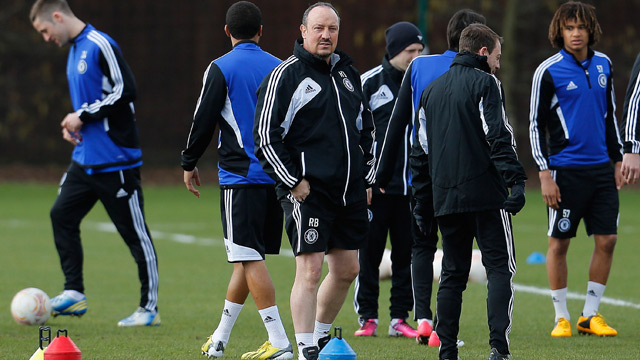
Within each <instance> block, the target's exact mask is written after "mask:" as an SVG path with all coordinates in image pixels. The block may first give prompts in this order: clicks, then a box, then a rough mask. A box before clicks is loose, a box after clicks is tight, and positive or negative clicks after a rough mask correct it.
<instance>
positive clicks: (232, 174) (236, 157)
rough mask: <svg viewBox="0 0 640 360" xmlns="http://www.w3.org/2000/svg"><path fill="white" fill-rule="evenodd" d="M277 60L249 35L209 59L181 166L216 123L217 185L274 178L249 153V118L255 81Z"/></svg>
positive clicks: (197, 152) (196, 155) (194, 157)
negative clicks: (217, 56) (229, 49)
mask: <svg viewBox="0 0 640 360" xmlns="http://www.w3.org/2000/svg"><path fill="white" fill-rule="evenodd" d="M280 63H281V60H280V59H278V58H276V57H275V56H273V55H271V54H269V53H267V52H265V51H264V50H262V49H261V48H260V47H259V46H258V44H256V43H255V42H253V41H241V42H239V43H237V44H236V45H235V47H234V48H233V50H231V51H230V52H228V53H227V54H225V55H223V56H222V57H220V58H218V59H216V60H214V61H213V62H211V64H210V65H209V67H207V70H206V71H205V74H204V78H203V87H202V91H201V94H200V98H199V99H198V103H197V105H196V110H195V113H194V116H193V123H192V126H191V131H190V132H189V139H188V140H187V147H186V148H185V149H184V150H183V151H182V167H183V169H185V170H187V171H190V170H193V168H194V167H195V166H196V163H197V162H198V160H199V159H200V157H201V156H202V155H203V153H204V151H205V150H206V148H207V146H208V145H209V143H210V142H211V139H212V137H213V134H214V133H215V129H216V126H218V127H220V137H219V139H218V170H219V171H218V177H219V182H220V185H221V186H223V187H243V186H255V185H256V184H263V185H264V184H274V183H275V181H274V180H273V179H272V178H271V177H269V175H267V174H266V173H265V172H264V170H263V169H262V166H260V162H259V161H258V158H257V157H256V155H255V153H254V151H255V145H254V141H253V121H254V112H255V109H256V102H257V95H256V91H257V90H258V86H259V85H260V83H261V82H262V79H263V78H264V77H265V76H266V75H267V74H268V73H269V72H270V71H271V70H272V69H273V68H274V67H276V66H277V65H278V64H280Z"/></svg>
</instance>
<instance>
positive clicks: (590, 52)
mask: <svg viewBox="0 0 640 360" xmlns="http://www.w3.org/2000/svg"><path fill="white" fill-rule="evenodd" d="M560 53H561V54H562V56H563V57H564V58H565V59H567V60H571V61H572V62H574V63H576V64H577V65H578V66H580V67H581V68H583V69H586V68H588V67H589V65H590V64H591V59H593V55H595V51H593V50H591V48H588V49H587V58H586V59H584V60H583V61H578V59H576V57H575V56H574V55H573V54H572V53H570V52H568V51H567V50H565V48H562V49H560ZM583 63H584V64H585V65H583Z"/></svg>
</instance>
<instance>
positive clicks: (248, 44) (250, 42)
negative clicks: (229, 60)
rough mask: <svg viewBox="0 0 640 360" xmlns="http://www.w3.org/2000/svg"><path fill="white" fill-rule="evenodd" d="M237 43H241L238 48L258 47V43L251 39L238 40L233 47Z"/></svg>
mask: <svg viewBox="0 0 640 360" xmlns="http://www.w3.org/2000/svg"><path fill="white" fill-rule="evenodd" d="M245 44H246V45H245ZM239 45H243V46H240V47H239V48H244V49H250V48H254V47H259V46H258V43H257V42H255V41H253V40H240V41H238V42H237V43H236V44H235V45H233V48H234V49H235V48H236V47H238V46H239Z"/></svg>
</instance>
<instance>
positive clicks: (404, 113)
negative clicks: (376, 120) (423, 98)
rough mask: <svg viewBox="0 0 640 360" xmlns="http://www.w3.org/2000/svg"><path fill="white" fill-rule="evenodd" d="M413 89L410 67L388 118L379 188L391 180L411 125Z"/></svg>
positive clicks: (378, 181)
mask: <svg viewBox="0 0 640 360" xmlns="http://www.w3.org/2000/svg"><path fill="white" fill-rule="evenodd" d="M412 93H413V89H412V87H411V65H409V68H407V71H405V73H404V78H403V79H402V84H401V85H400V90H399V91H398V98H397V100H396V104H395V106H394V107H393V111H392V112H391V117H390V118H389V125H388V126H387V132H386V134H385V136H384V142H383V145H382V149H381V150H380V158H379V159H378V169H377V172H376V183H377V185H378V186H379V187H381V188H385V187H386V186H387V185H388V184H389V181H391V178H392V177H393V173H394V170H395V166H396V159H397V156H398V150H399V149H402V148H403V147H404V134H405V129H406V128H407V125H412V124H411V119H412V116H413V97H412Z"/></svg>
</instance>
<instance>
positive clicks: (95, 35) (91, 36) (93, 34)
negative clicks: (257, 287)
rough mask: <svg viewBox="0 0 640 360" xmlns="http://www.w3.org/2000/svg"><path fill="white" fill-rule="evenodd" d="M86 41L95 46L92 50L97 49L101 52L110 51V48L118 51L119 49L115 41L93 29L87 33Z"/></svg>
mask: <svg viewBox="0 0 640 360" xmlns="http://www.w3.org/2000/svg"><path fill="white" fill-rule="evenodd" d="M87 40H89V42H90V43H91V44H93V45H95V47H94V48H99V49H100V50H102V51H103V52H104V51H105V50H107V49H109V50H110V49H111V48H112V46H115V47H116V48H118V50H119V49H120V47H119V46H118V44H117V43H116V42H115V40H113V39H112V38H111V37H110V36H109V35H107V34H105V33H103V32H102V31H98V30H95V29H93V30H91V31H89V32H88V33H87Z"/></svg>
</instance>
